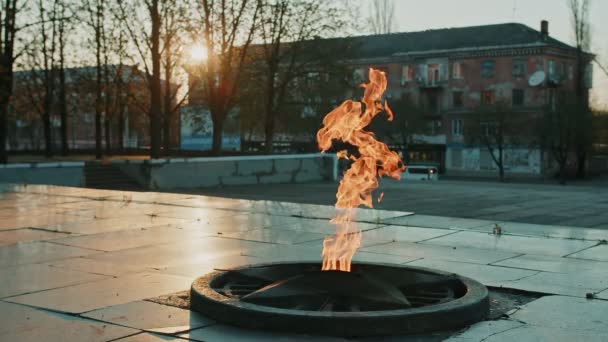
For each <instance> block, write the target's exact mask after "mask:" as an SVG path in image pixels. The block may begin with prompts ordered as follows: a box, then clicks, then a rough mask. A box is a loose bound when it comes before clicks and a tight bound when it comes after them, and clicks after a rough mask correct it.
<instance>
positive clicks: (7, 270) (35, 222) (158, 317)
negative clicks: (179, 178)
mask: <svg viewBox="0 0 608 342" xmlns="http://www.w3.org/2000/svg"><path fill="white" fill-rule="evenodd" d="M446 184H447V183H446ZM446 184H441V183H439V182H437V183H432V184H424V185H422V184H420V183H407V184H404V185H403V186H402V188H394V189H393V188H391V189H386V190H385V191H386V195H385V201H386V202H383V203H381V205H382V207H383V208H384V210H359V211H358V213H357V218H356V220H357V222H358V226H359V228H361V229H362V230H363V231H364V232H363V241H362V243H363V245H362V248H361V250H360V251H359V252H358V253H357V254H356V260H359V261H369V262H382V263H392V264H407V265H413V266H422V267H430V268H435V269H440V270H445V271H449V272H454V273H458V274H461V275H464V276H468V277H471V278H474V279H476V280H478V281H480V282H482V283H483V284H485V285H486V286H489V287H491V288H492V289H511V290H512V291H522V293H534V294H535V295H536V297H538V298H537V299H535V300H532V301H531V302H529V303H527V304H525V305H521V306H517V307H515V308H514V309H512V310H510V311H509V312H507V313H506V314H504V315H503V317H501V318H498V319H495V320H489V321H485V322H480V323H477V324H475V325H473V326H471V327H470V328H467V329H463V330H462V331H457V332H454V333H453V334H452V335H451V336H447V337H445V336H439V335H437V336H435V337H433V336H430V337H429V336H427V337H425V338H415V337H405V336H395V337H391V339H390V340H394V341H440V340H443V339H445V338H447V340H448V341H455V342H469V341H488V342H495V341H576V340H579V341H598V342H599V341H606V336H608V245H607V244H606V239H608V231H607V230H605V229H602V228H606V227H605V226H602V224H604V223H601V222H600V223H597V225H594V223H595V222H591V220H590V219H589V220H588V221H585V220H584V217H585V216H590V215H592V214H585V215H578V216H572V217H574V218H576V217H578V218H580V224H577V221H576V220H568V216H567V215H568V214H570V211H571V210H573V208H579V209H578V210H579V213H580V212H581V211H584V210H585V208H587V209H588V210H589V211H586V212H585V213H591V211H592V210H598V211H599V210H600V208H602V206H603V208H604V210H605V208H606V205H607V201H608V198H607V197H606V196H604V197H603V198H602V196H601V192H600V191H599V190H597V191H594V190H593V189H591V190H585V191H582V190H581V188H576V187H568V188H564V190H563V191H561V192H559V193H555V190H554V189H555V188H554V187H550V188H546V189H545V188H542V187H541V186H534V187H530V189H525V187H526V186H525V185H517V186H516V187H512V186H509V187H506V186H505V187H502V185H497V186H495V187H492V188H487V189H485V190H481V189H477V188H475V189H469V190H470V191H466V189H465V187H464V186H463V185H458V184H454V185H452V186H446ZM447 185H449V184H447ZM442 186H443V188H441V187H442ZM335 187H336V185H335V184H331V185H330V184H312V185H307V186H301V187H299V186H298V187H295V186H294V187H293V188H292V189H294V190H297V189H299V190H298V191H299V193H289V194H287V195H285V196H289V198H278V192H279V190H278V189H290V188H289V186H276V187H271V186H265V187H264V196H265V197H266V196H267V193H268V194H270V195H273V194H274V195H273V196H274V197H273V196H270V198H273V199H276V200H274V201H268V200H263V201H254V200H242V199H228V198H218V197H209V196H201V195H193V194H174V193H154V192H147V193H146V192H133V193H131V192H122V191H109V190H93V189H82V188H69V187H54V186H36V185H29V186H10V185H0V317H2V319H1V320H0V340H2V341H129V342H133V341H184V340H193V341H206V342H208V341H334V340H337V341H346V340H345V339H338V338H332V339H330V338H327V337H322V336H312V335H310V336H309V335H293V334H288V333H273V332H267V331H253V330H245V329H240V328H237V327H233V326H230V325H226V324H222V323H219V322H215V321H213V320H211V319H209V318H207V317H204V316H202V315H200V314H197V313H194V312H190V311H189V310H186V309H183V308H180V307H176V306H171V305H164V304H160V303H161V302H162V301H159V300H158V298H159V297H163V296H167V295H169V294H174V293H179V292H180V291H184V290H188V289H189V287H190V284H191V283H192V281H193V280H194V279H195V278H196V277H198V276H201V275H202V274H205V273H207V272H209V271H211V270H213V269H216V268H225V267H234V266H239V265H246V264H252V263H259V262H267V261H289V260H294V261H302V260H306V261H319V262H320V249H321V241H322V239H323V238H324V237H325V236H326V235H327V234H331V232H332V231H333V229H334V228H333V226H332V225H330V224H329V221H328V219H329V218H330V217H332V215H333V213H334V209H333V207H331V206H326V205H318V204H295V203H288V202H281V201H278V200H279V199H283V200H292V199H295V198H301V197H306V196H311V197H312V195H315V196H317V198H319V199H320V198H321V197H322V196H325V195H323V193H324V192H329V190H330V189H332V191H335ZM243 189H244V188H243ZM425 189H426V190H425ZM430 189H433V191H431V190H430ZM437 189H440V190H437ZM518 189H519V190H522V191H521V195H518V193H519V191H518ZM224 190H226V189H224ZM242 191H243V193H242V194H241V195H242V196H243V197H247V196H249V195H250V193H245V192H244V190H242ZM258 191H260V190H259V189H258ZM442 192H444V193H445V196H448V198H450V200H451V201H454V203H453V204H454V205H453V206H451V208H450V209H448V208H445V212H444V214H441V215H439V214H434V215H431V214H432V213H433V212H430V211H424V210H422V209H423V208H425V207H426V208H427V209H428V210H432V209H433V208H435V207H441V208H443V206H444V203H445V201H444V200H442V199H441V198H440V197H439V194H440V193H442ZM566 192H567V196H566V195H565V193H566ZM499 195H500V196H499ZM461 196H462V197H461ZM528 196H529V197H528ZM564 197H568V198H564ZM491 198H495V200H491ZM500 198H502V199H503V202H502V203H499V199H500ZM590 198H594V202H588V201H589V199H590ZM389 199H390V200H389ZM416 199H417V200H416ZM324 201H327V202H330V201H331V200H324ZM399 201H400V202H401V203H397V204H393V203H394V202H399ZM313 202H314V201H313ZM323 203H325V202H323ZM533 203H536V204H533ZM543 203H544V204H543ZM548 203H551V206H549V205H548ZM463 206H466V207H467V208H469V209H470V211H469V212H467V215H468V214H470V213H472V212H475V213H479V214H481V213H482V212H486V213H488V215H498V214H499V213H504V216H501V218H500V222H499V224H500V226H501V227H502V234H493V233H492V232H493V231H494V229H495V227H496V223H497V222H496V221H497V217H496V216H493V217H488V218H487V219H484V218H483V216H484V215H477V214H476V215H473V217H475V218H464V217H465V215H464V214H462V213H460V214H459V212H458V211H457V210H456V209H455V208H461V210H462V207H463ZM549 207H551V208H552V209H551V210H547V211H544V212H543V211H541V209H542V208H549ZM490 208H493V209H495V210H494V211H492V210H490ZM497 208H501V209H504V210H497ZM518 208H520V209H521V210H529V212H528V213H530V212H532V211H534V210H536V212H535V215H539V216H542V215H546V216H552V217H553V216H555V217H557V216H559V217H563V221H559V223H560V224H559V225H557V224H544V225H541V224H538V222H528V223H518V222H515V221H517V219H522V220H523V218H519V217H515V213H516V212H518ZM508 213H511V214H512V215H513V216H508V215H507V214H508ZM448 214H449V215H448ZM530 216H533V215H532V214H530V215H528V217H530ZM602 222H604V221H602ZM561 223H567V224H561ZM595 226H597V227H596V228H584V227H595ZM352 340H356V341H383V340H387V338H384V337H378V338H369V339H360V338H356V339H352Z"/></svg>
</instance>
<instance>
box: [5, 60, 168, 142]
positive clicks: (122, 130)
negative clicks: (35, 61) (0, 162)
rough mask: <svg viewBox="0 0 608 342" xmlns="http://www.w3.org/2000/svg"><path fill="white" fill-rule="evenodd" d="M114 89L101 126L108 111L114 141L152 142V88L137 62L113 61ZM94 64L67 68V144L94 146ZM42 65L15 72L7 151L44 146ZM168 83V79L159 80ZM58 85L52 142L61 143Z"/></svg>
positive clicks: (110, 74) (103, 112) (111, 85)
mask: <svg viewBox="0 0 608 342" xmlns="http://www.w3.org/2000/svg"><path fill="white" fill-rule="evenodd" d="M108 70H109V76H108V79H109V80H110V81H109V82H110V83H109V84H110V87H109V88H110V89H109V90H105V89H104V91H103V94H106V92H107V93H108V94H110V96H109V98H108V103H106V102H105V99H102V125H103V120H104V118H105V115H106V113H105V111H106V108H108V109H109V110H108V113H109V114H108V115H110V130H109V132H110V142H111V146H112V148H118V147H119V145H120V141H121V140H122V145H123V146H124V147H125V148H140V147H146V146H148V145H149V140H150V139H149V135H150V131H149V117H148V106H149V90H148V85H147V82H146V79H145V77H146V74H145V73H144V72H142V71H141V70H139V69H137V67H135V66H123V67H122V68H120V69H119V68H118V66H117V65H111V66H109V69H108ZM96 73H97V72H96V67H94V66H86V67H75V68H67V69H66V100H67V101H66V102H67V112H68V144H69V147H70V149H92V148H94V147H95V86H96ZM42 74H43V73H42V71H41V70H23V71H17V72H15V75H14V91H13V96H12V98H11V113H10V116H9V118H10V119H9V125H12V127H13V129H11V130H9V137H8V147H9V150H40V149H43V148H44V135H43V128H42V119H41V111H42V103H43V97H44V93H45V90H44V86H43V82H42ZM161 82H164V81H161ZM57 85H58V79H56V80H55V94H54V99H53V108H52V110H51V130H52V132H51V136H52V141H53V144H54V147H55V149H56V151H57V149H58V148H59V147H60V144H61V142H60V117H59V111H58V108H57V106H58V103H57V95H58V94H57V91H58V90H57ZM173 119H174V120H173V122H172V124H171V131H172V133H171V138H172V143H171V145H172V146H177V145H178V144H179V124H178V122H179V117H178V115H176V116H175V118H173ZM105 133H106V131H105V129H104V128H103V127H102V146H104V147H105V143H106V140H105Z"/></svg>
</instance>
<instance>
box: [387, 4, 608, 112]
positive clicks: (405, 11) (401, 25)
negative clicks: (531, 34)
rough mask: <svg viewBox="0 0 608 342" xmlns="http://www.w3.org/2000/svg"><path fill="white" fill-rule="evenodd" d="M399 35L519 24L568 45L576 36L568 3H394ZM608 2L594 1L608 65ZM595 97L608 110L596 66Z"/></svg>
mask: <svg viewBox="0 0 608 342" xmlns="http://www.w3.org/2000/svg"><path fill="white" fill-rule="evenodd" d="M394 1H395V7H396V8H395V20H396V26H397V31H398V32H403V31H421V30H427V29H435V28H446V27H462V26H476V25H486V24H497V23H506V22H518V23H523V24H525V25H528V26H530V27H532V28H534V29H536V30H539V29H540V21H541V20H542V19H546V20H548V21H549V34H550V35H551V36H552V37H554V38H556V39H559V40H561V41H563V42H565V43H568V44H571V45H572V43H573V40H574V36H573V34H572V28H571V24H570V17H569V12H568V6H567V1H566V0H394ZM607 13H608V0H591V14H590V21H591V27H592V52H594V53H596V54H598V56H599V59H600V60H601V61H603V64H604V66H608V38H607V37H608V14H607ZM593 72H594V84H593V92H592V98H593V99H594V100H597V101H598V102H599V103H600V104H601V106H604V107H608V77H607V76H606V75H605V74H604V73H603V72H602V71H601V70H600V68H598V67H597V66H595V65H594V69H593Z"/></svg>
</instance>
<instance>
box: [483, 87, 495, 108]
mask: <svg viewBox="0 0 608 342" xmlns="http://www.w3.org/2000/svg"><path fill="white" fill-rule="evenodd" d="M481 104H483V105H492V104H494V91H493V90H484V91H482V92H481Z"/></svg>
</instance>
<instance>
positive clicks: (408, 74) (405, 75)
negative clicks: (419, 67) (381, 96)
mask: <svg viewBox="0 0 608 342" xmlns="http://www.w3.org/2000/svg"><path fill="white" fill-rule="evenodd" d="M414 69H415V68H414V67H413V66H411V65H404V66H403V67H402V68H401V85H405V83H406V82H409V81H411V80H413V79H414Z"/></svg>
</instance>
